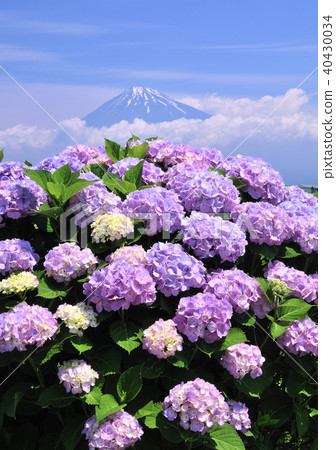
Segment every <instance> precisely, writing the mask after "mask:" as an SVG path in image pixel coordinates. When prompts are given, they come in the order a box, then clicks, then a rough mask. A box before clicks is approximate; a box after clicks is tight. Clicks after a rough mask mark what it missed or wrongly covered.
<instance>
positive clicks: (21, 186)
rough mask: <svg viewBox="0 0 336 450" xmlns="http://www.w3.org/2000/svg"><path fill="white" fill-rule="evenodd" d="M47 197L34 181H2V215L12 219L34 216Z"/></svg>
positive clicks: (0, 208)
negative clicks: (35, 210)
mask: <svg viewBox="0 0 336 450" xmlns="http://www.w3.org/2000/svg"><path fill="white" fill-rule="evenodd" d="M47 198H48V197H47V195H46V193H45V192H44V191H43V189H42V188H40V187H39V186H38V185H37V184H36V183H35V182H34V181H33V180H31V179H29V178H28V177H27V179H22V180H18V181H14V182H13V181H11V180H7V181H0V214H3V215H4V216H6V217H8V218H10V219H21V218H23V217H27V216H28V215H34V214H35V212H34V211H33V210H34V209H39V207H40V205H41V204H42V203H43V202H45V201H46V200H47Z"/></svg>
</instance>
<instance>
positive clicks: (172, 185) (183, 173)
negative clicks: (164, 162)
mask: <svg viewBox="0 0 336 450" xmlns="http://www.w3.org/2000/svg"><path fill="white" fill-rule="evenodd" d="M208 168H209V165H208V164H207V163H200V162H198V161H194V160H193V159H188V160H187V161H183V162H181V163H179V164H175V166H172V167H170V169H169V170H167V172H165V173H164V176H163V177H162V182H163V183H164V184H166V187H167V189H172V190H173V191H175V192H176V193H179V192H180V189H181V188H182V186H183V185H184V184H185V183H186V182H187V181H189V180H192V179H193V178H194V176H195V172H200V171H202V170H207V169H208Z"/></svg>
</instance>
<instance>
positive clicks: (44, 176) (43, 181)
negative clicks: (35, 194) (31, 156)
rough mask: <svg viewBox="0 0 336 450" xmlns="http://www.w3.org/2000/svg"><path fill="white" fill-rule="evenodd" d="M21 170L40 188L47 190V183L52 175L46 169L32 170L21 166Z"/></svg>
mask: <svg viewBox="0 0 336 450" xmlns="http://www.w3.org/2000/svg"><path fill="white" fill-rule="evenodd" d="M23 171H24V173H25V174H26V175H28V177H29V178H31V179H32V180H33V181H35V183H37V184H38V185H39V186H41V188H42V189H43V190H44V191H45V192H48V188H47V183H48V182H51V181H52V175H51V173H50V172H48V171H47V170H32V169H26V168H23Z"/></svg>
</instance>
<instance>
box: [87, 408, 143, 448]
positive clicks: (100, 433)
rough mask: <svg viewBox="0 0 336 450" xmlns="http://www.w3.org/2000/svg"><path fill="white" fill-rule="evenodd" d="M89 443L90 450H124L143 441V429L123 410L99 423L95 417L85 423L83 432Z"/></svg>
mask: <svg viewBox="0 0 336 450" xmlns="http://www.w3.org/2000/svg"><path fill="white" fill-rule="evenodd" d="M82 433H83V434H85V437H86V439H87V440H88V441H89V442H88V445H89V449H90V450H94V449H96V448H101V449H103V450H104V449H113V450H122V449H125V448H128V447H133V445H134V444H135V443H136V442H137V441H138V440H139V439H141V436H142V435H143V431H142V428H141V426H140V424H139V422H138V421H137V419H135V418H134V417H133V416H131V415H130V414H128V413H127V412H125V411H124V410H123V409H121V410H119V411H117V412H116V413H114V414H110V415H109V416H107V417H106V418H105V419H103V420H101V421H100V422H98V423H97V417H96V416H95V415H94V416H92V417H91V418H90V419H88V420H87V421H86V422H85V425H84V429H83V431H82Z"/></svg>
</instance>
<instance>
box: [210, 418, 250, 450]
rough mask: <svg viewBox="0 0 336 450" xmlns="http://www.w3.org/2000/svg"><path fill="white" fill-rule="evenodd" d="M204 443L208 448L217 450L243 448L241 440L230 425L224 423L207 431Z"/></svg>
mask: <svg viewBox="0 0 336 450" xmlns="http://www.w3.org/2000/svg"><path fill="white" fill-rule="evenodd" d="M204 443H205V445H206V446H207V447H208V448H213V449H217V450H244V449H245V447H244V444H243V441H242V440H241V439H240V437H239V435H238V433H237V431H236V430H234V429H233V428H232V427H231V425H229V424H228V423H225V424H224V425H223V426H221V427H218V428H215V429H212V430H210V431H208V432H207V434H206V437H205V438H204Z"/></svg>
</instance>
